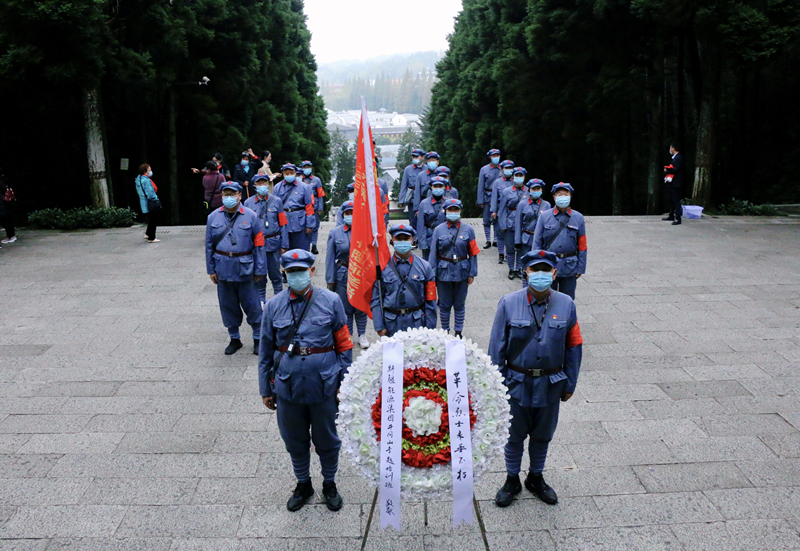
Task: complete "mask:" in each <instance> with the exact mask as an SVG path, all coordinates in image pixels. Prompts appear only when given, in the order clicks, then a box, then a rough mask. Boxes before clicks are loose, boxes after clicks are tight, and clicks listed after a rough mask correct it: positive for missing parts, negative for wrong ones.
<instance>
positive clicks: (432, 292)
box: [425, 281, 436, 300]
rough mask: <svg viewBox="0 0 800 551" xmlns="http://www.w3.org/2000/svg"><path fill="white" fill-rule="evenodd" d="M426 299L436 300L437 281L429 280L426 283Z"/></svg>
mask: <svg viewBox="0 0 800 551" xmlns="http://www.w3.org/2000/svg"><path fill="white" fill-rule="evenodd" d="M425 300H436V282H435V281H429V282H427V283H426V284H425Z"/></svg>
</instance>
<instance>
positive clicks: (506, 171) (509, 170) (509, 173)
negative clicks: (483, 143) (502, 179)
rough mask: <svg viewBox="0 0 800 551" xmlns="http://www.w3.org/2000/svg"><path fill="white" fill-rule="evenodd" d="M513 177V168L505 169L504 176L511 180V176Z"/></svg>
mask: <svg viewBox="0 0 800 551" xmlns="http://www.w3.org/2000/svg"><path fill="white" fill-rule="evenodd" d="M513 175H514V169H513V168H504V169H503V176H506V177H508V178H511V176H513Z"/></svg>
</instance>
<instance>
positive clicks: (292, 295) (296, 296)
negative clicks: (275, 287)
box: [289, 285, 312, 300]
mask: <svg viewBox="0 0 800 551" xmlns="http://www.w3.org/2000/svg"><path fill="white" fill-rule="evenodd" d="M311 287H312V286H311V285H309V286H308V291H306V294H305V295H304V296H303V299H304V300H308V295H310V294H311ZM289 297H290V298H292V299H295V298H299V297H300V295H298V294H297V293H295V292H294V290H292V289H289Z"/></svg>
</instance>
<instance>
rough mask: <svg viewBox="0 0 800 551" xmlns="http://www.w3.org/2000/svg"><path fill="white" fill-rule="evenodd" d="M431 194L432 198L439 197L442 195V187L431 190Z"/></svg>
mask: <svg viewBox="0 0 800 551" xmlns="http://www.w3.org/2000/svg"><path fill="white" fill-rule="evenodd" d="M431 193H433V196H434V197H441V196H442V195H444V187H442V186H436V187H432V188H431Z"/></svg>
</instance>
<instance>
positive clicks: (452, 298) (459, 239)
mask: <svg viewBox="0 0 800 551" xmlns="http://www.w3.org/2000/svg"><path fill="white" fill-rule="evenodd" d="M444 210H445V213H446V217H447V222H444V223H443V224H439V225H438V226H436V229H434V230H433V235H432V236H431V256H430V258H431V265H433V266H436V294H437V295H438V296H439V319H440V320H442V329H444V330H445V331H448V332H449V331H450V310H451V309H453V311H454V312H455V318H456V319H455V325H454V326H453V329H454V331H455V334H456V337H460V336H461V332H462V331H463V330H464V317H465V316H466V313H467V291H468V288H469V286H470V285H472V282H473V281H475V278H476V277H477V276H478V253H479V252H481V251H480V247H478V243H476V242H475V230H473V229H472V226H470V225H469V224H462V223H461V201H459V200H458V199H448V200H446V201H445V202H444Z"/></svg>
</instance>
